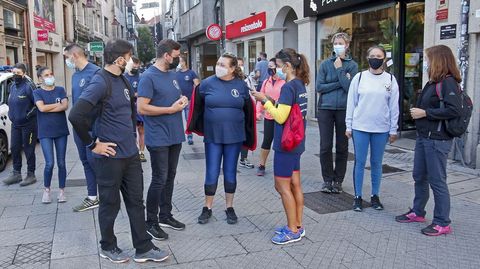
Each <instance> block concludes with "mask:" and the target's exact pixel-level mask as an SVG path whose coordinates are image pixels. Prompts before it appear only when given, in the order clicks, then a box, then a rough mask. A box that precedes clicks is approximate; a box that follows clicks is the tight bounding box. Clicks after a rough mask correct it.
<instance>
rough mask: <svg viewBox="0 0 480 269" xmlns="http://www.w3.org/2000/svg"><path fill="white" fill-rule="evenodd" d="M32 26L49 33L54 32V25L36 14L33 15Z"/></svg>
mask: <svg viewBox="0 0 480 269" xmlns="http://www.w3.org/2000/svg"><path fill="white" fill-rule="evenodd" d="M33 25H34V26H35V28H40V29H42V28H43V29H47V30H49V31H52V32H55V23H54V22H51V21H49V20H47V19H44V18H42V17H40V16H38V15H37V14H35V13H33Z"/></svg>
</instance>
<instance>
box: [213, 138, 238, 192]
mask: <svg viewBox="0 0 480 269" xmlns="http://www.w3.org/2000/svg"><path fill="white" fill-rule="evenodd" d="M242 145H243V143H242V142H240V143H235V144H216V143H205V160H206V165H207V171H206V176H205V186H204V187H205V195H208V196H213V195H215V192H216V190H217V184H218V176H219V175H220V167H221V165H222V159H223V180H224V183H223V185H224V188H225V193H235V190H236V189H237V163H238V155H239V154H240V149H241V148H242Z"/></svg>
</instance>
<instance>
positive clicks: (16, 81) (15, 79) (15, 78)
mask: <svg viewBox="0 0 480 269" xmlns="http://www.w3.org/2000/svg"><path fill="white" fill-rule="evenodd" d="M13 80H14V81H15V83H16V84H20V83H22V81H23V76H21V75H14V76H13Z"/></svg>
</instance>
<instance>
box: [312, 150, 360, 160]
mask: <svg viewBox="0 0 480 269" xmlns="http://www.w3.org/2000/svg"><path fill="white" fill-rule="evenodd" d="M314 155H315V156H317V157H318V158H320V154H318V153H317V154H314ZM332 159H333V160H335V152H334V153H333V155H332ZM347 161H355V155H354V154H353V153H351V152H349V153H348V157H347Z"/></svg>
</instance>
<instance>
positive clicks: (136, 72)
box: [130, 68, 138, 75]
mask: <svg viewBox="0 0 480 269" xmlns="http://www.w3.org/2000/svg"><path fill="white" fill-rule="evenodd" d="M130 73H132V74H133V75H136V74H138V68H132V70H130Z"/></svg>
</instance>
